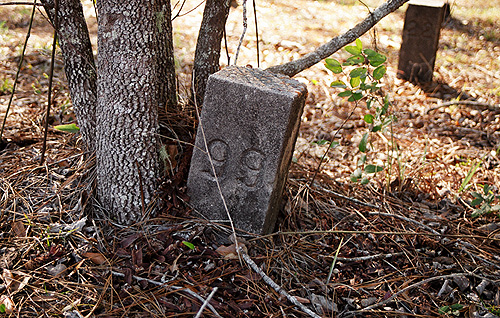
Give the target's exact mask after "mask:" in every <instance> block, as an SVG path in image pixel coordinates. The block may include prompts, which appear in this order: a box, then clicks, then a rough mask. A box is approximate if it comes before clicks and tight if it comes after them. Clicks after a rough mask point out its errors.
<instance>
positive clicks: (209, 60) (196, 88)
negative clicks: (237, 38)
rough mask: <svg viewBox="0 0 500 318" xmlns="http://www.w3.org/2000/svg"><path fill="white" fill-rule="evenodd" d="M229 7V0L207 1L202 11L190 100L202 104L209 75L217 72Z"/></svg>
mask: <svg viewBox="0 0 500 318" xmlns="http://www.w3.org/2000/svg"><path fill="white" fill-rule="evenodd" d="M230 7H231V1H230V0H207V2H206V3H205V10H204V11H203V20H202V22H201V27H200V32H199V34H198V40H197V42H196V51H195V56H194V66H193V77H194V79H193V87H192V95H191V96H192V99H193V100H195V99H196V103H197V104H198V105H202V104H203V96H205V87H206V86H207V80H208V77H209V76H210V75H212V74H213V73H215V72H217V71H218V70H219V67H220V66H219V58H220V50H221V42H222V36H223V34H224V27H225V25H226V21H227V17H228V15H229V8H230Z"/></svg>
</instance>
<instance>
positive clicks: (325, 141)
mask: <svg viewBox="0 0 500 318" xmlns="http://www.w3.org/2000/svg"><path fill="white" fill-rule="evenodd" d="M326 143H328V140H325V139H321V140H318V141H313V142H312V144H313V145H318V146H323V145H324V144H326Z"/></svg>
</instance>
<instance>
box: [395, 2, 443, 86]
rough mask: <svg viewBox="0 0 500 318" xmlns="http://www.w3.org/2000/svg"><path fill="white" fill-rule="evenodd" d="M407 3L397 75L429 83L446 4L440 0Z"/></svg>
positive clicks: (413, 80) (409, 79)
mask: <svg viewBox="0 0 500 318" xmlns="http://www.w3.org/2000/svg"><path fill="white" fill-rule="evenodd" d="M408 3H409V5H408V9H407V10H406V17H405V25H404V28H403V42H402V43H401V49H400V51H399V63H398V77H399V78H402V79H405V80H408V81H410V82H418V83H427V82H431V81H432V73H433V71H434V62H435V60H436V52H437V48H438V43H439V33H440V31H441V24H442V22H443V18H444V14H445V3H444V1H439V0H412V1H410V2H408Z"/></svg>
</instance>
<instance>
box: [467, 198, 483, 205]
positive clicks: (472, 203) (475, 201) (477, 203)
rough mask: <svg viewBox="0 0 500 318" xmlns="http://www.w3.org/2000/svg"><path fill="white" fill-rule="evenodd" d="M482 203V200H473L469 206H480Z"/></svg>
mask: <svg viewBox="0 0 500 318" xmlns="http://www.w3.org/2000/svg"><path fill="white" fill-rule="evenodd" d="M482 202H483V198H475V199H474V200H472V202H471V203H470V205H472V206H477V205H480V204H481V203H482Z"/></svg>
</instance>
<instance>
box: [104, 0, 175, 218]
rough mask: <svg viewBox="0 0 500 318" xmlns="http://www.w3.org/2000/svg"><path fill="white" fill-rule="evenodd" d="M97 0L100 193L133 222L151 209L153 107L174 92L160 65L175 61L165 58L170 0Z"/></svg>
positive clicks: (155, 126)
mask: <svg viewBox="0 0 500 318" xmlns="http://www.w3.org/2000/svg"><path fill="white" fill-rule="evenodd" d="M97 6H98V11H99V21H98V27H99V29H98V48H99V50H98V69H99V74H98V77H97V88H98V110H99V112H98V115H97V151H96V159H97V183H98V187H97V188H98V191H97V192H98V195H99V200H100V202H101V204H102V206H103V207H104V208H105V209H106V210H107V211H108V212H109V213H110V215H111V216H112V217H113V218H115V219H116V220H117V221H118V222H119V223H120V224H131V223H134V222H137V221H139V220H140V219H141V218H142V217H144V216H146V215H145V212H148V211H153V212H154V210H155V206H154V201H155V200H154V197H155V189H156V185H157V178H158V176H159V163H158V161H159V160H158V150H159V146H158V134H157V132H158V106H159V103H162V102H163V101H166V100H167V98H166V97H165V95H167V96H169V95H170V94H172V92H171V91H170V89H171V88H170V87H171V86H170V85H171V84H172V83H171V82H169V79H168V78H166V77H165V75H166V73H167V72H169V71H168V68H167V67H165V64H164V61H173V57H172V56H166V54H167V53H168V52H169V48H167V47H166V46H169V45H171V41H172V37H171V35H170V34H168V31H169V30H168V27H165V26H166V25H167V24H168V22H167V21H168V20H170V17H169V16H170V12H171V11H170V0H151V1H147V2H144V1H142V0H100V1H97ZM170 31H171V29H170ZM158 39H164V40H165V41H163V42H157V41H158ZM170 48H171V47H170ZM170 52H171V51H170ZM170 75H171V74H170ZM174 92H175V91H174Z"/></svg>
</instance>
